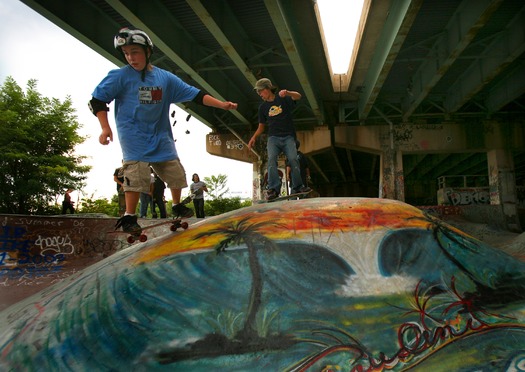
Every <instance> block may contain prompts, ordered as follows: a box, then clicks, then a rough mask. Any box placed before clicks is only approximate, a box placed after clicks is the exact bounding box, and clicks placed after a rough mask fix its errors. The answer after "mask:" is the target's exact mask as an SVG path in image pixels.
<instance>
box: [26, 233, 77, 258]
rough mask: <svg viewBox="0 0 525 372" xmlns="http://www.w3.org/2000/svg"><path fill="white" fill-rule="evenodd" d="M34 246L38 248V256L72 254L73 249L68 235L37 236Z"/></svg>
mask: <svg viewBox="0 0 525 372" xmlns="http://www.w3.org/2000/svg"><path fill="white" fill-rule="evenodd" d="M35 245H36V246H37V247H39V248H40V254H42V255H43V254H46V253H47V252H48V251H50V252H51V253H53V254H55V253H62V254H73V253H74V252H75V247H74V246H73V244H71V238H70V237H69V235H68V234H66V236H51V237H42V236H41V235H38V238H37V239H36V241H35Z"/></svg>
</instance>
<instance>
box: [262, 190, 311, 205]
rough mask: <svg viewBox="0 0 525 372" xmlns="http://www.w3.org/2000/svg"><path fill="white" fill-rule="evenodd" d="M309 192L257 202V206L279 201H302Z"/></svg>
mask: <svg viewBox="0 0 525 372" xmlns="http://www.w3.org/2000/svg"><path fill="white" fill-rule="evenodd" d="M311 192H312V190H310V191H307V192H298V193H295V194H290V195H284V196H278V197H277V198H275V199H272V200H259V204H263V203H273V202H277V201H281V200H294V199H303V198H304V197H305V196H307V195H308V194H310V193H311Z"/></svg>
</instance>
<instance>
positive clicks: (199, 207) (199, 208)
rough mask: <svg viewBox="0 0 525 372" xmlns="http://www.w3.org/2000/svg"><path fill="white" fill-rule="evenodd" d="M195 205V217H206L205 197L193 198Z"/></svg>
mask: <svg viewBox="0 0 525 372" xmlns="http://www.w3.org/2000/svg"><path fill="white" fill-rule="evenodd" d="M193 206H194V207H195V217H197V218H204V198H200V199H197V198H195V199H193Z"/></svg>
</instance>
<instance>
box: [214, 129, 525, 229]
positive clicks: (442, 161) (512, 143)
mask: <svg viewBox="0 0 525 372" xmlns="http://www.w3.org/2000/svg"><path fill="white" fill-rule="evenodd" d="M298 139H299V140H300V142H301V150H302V152H303V153H305V155H306V156H307V158H308V160H309V165H310V167H311V168H314V170H315V173H314V174H315V175H316V176H315V179H313V180H312V184H311V186H312V187H313V188H314V190H315V191H317V192H318V193H319V195H320V196H367V197H380V198H389V199H395V200H400V201H405V202H408V203H411V204H416V205H423V204H426V205H436V204H438V202H437V193H438V189H439V185H438V179H437V178H438V177H436V174H435V173H432V172H431V171H434V170H435V169H436V168H438V169H440V171H441V174H439V175H438V176H447V172H446V169H447V166H448V167H450V168H452V167H454V168H455V170H456V171H457V166H458V160H457V159H458V158H462V159H464V160H463V162H464V164H465V165H464V175H472V176H474V175H475V176H481V177H485V179H486V180H487V183H488V184H487V185H482V184H479V185H477V186H480V187H481V186H487V187H488V189H489V190H490V192H489V194H490V204H496V205H501V207H502V210H503V212H504V214H505V215H506V216H507V217H508V227H509V228H511V229H512V230H518V231H520V230H521V227H520V223H519V214H520V213H519V210H520V206H521V207H522V208H523V206H522V205H521V203H523V201H522V200H520V198H521V197H519V196H518V191H517V188H516V175H515V167H514V158H515V156H516V154H517V153H519V152H520V149H523V148H524V147H525V124H524V123H521V122H520V123H513V124H509V123H501V122H498V121H489V120H487V121H483V122H480V123H479V124H476V125H461V126H459V125H457V124H455V123H441V124H422V125H403V124H395V125H394V124H393V125H383V126H381V125H376V126H346V125H340V126H336V127H335V128H333V129H332V130H331V129H329V128H326V127H320V128H318V129H316V130H313V131H300V132H299V133H298ZM261 142H263V143H264V141H261ZM207 151H208V152H209V153H210V154H213V155H217V156H221V157H226V158H230V159H234V160H239V161H244V162H246V161H249V162H251V163H252V164H253V185H254V188H253V195H254V199H257V198H260V197H261V187H260V185H261V180H262V179H263V177H264V173H265V170H266V159H265V158H264V157H261V156H260V155H259V156H258V155H255V153H254V152H252V151H249V150H248V148H247V147H246V146H245V144H244V143H243V142H242V141H239V140H238V139H237V138H236V137H235V136H234V135H231V134H220V135H219V134H209V135H208V139H207ZM336 151H345V152H346V153H347V154H348V162H347V163H345V164H343V163H341V162H339V161H337V159H338V158H339V157H337V156H335V155H334V157H333V159H334V160H335V161H333V162H325V161H323V162H318V161H317V160H316V156H317V154H326V153H330V152H336ZM261 153H263V152H262V151H260V152H259V154H261ZM354 153H359V156H360V159H354V158H353V157H352V154H354ZM361 159H363V160H364V163H365V164H364V165H365V166H364V167H361V165H360V164H359V161H360V160H361ZM423 159H425V161H423ZM447 159H448V161H447ZM284 161H285V159H284V158H282V159H280V164H279V165H280V167H281V168H284ZM447 163H450V164H447ZM452 163H453V164H452ZM371 164H373V165H371ZM324 167H338V168H340V174H341V178H340V179H330V178H328V177H327V176H325V173H324V172H323V168H324ZM348 168H350V169H348ZM361 169H365V172H363V171H361ZM345 174H349V175H350V177H345V176H344V175H345ZM283 192H286V191H285V190H283ZM420 201H423V202H420ZM424 201H426V203H425V202H424Z"/></svg>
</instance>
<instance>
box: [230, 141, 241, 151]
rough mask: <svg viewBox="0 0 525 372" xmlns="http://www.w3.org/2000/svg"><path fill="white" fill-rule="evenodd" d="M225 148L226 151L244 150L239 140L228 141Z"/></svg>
mask: <svg viewBox="0 0 525 372" xmlns="http://www.w3.org/2000/svg"><path fill="white" fill-rule="evenodd" d="M226 148H227V149H228V150H242V149H243V148H244V143H242V142H241V141H239V140H229V141H226Z"/></svg>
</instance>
